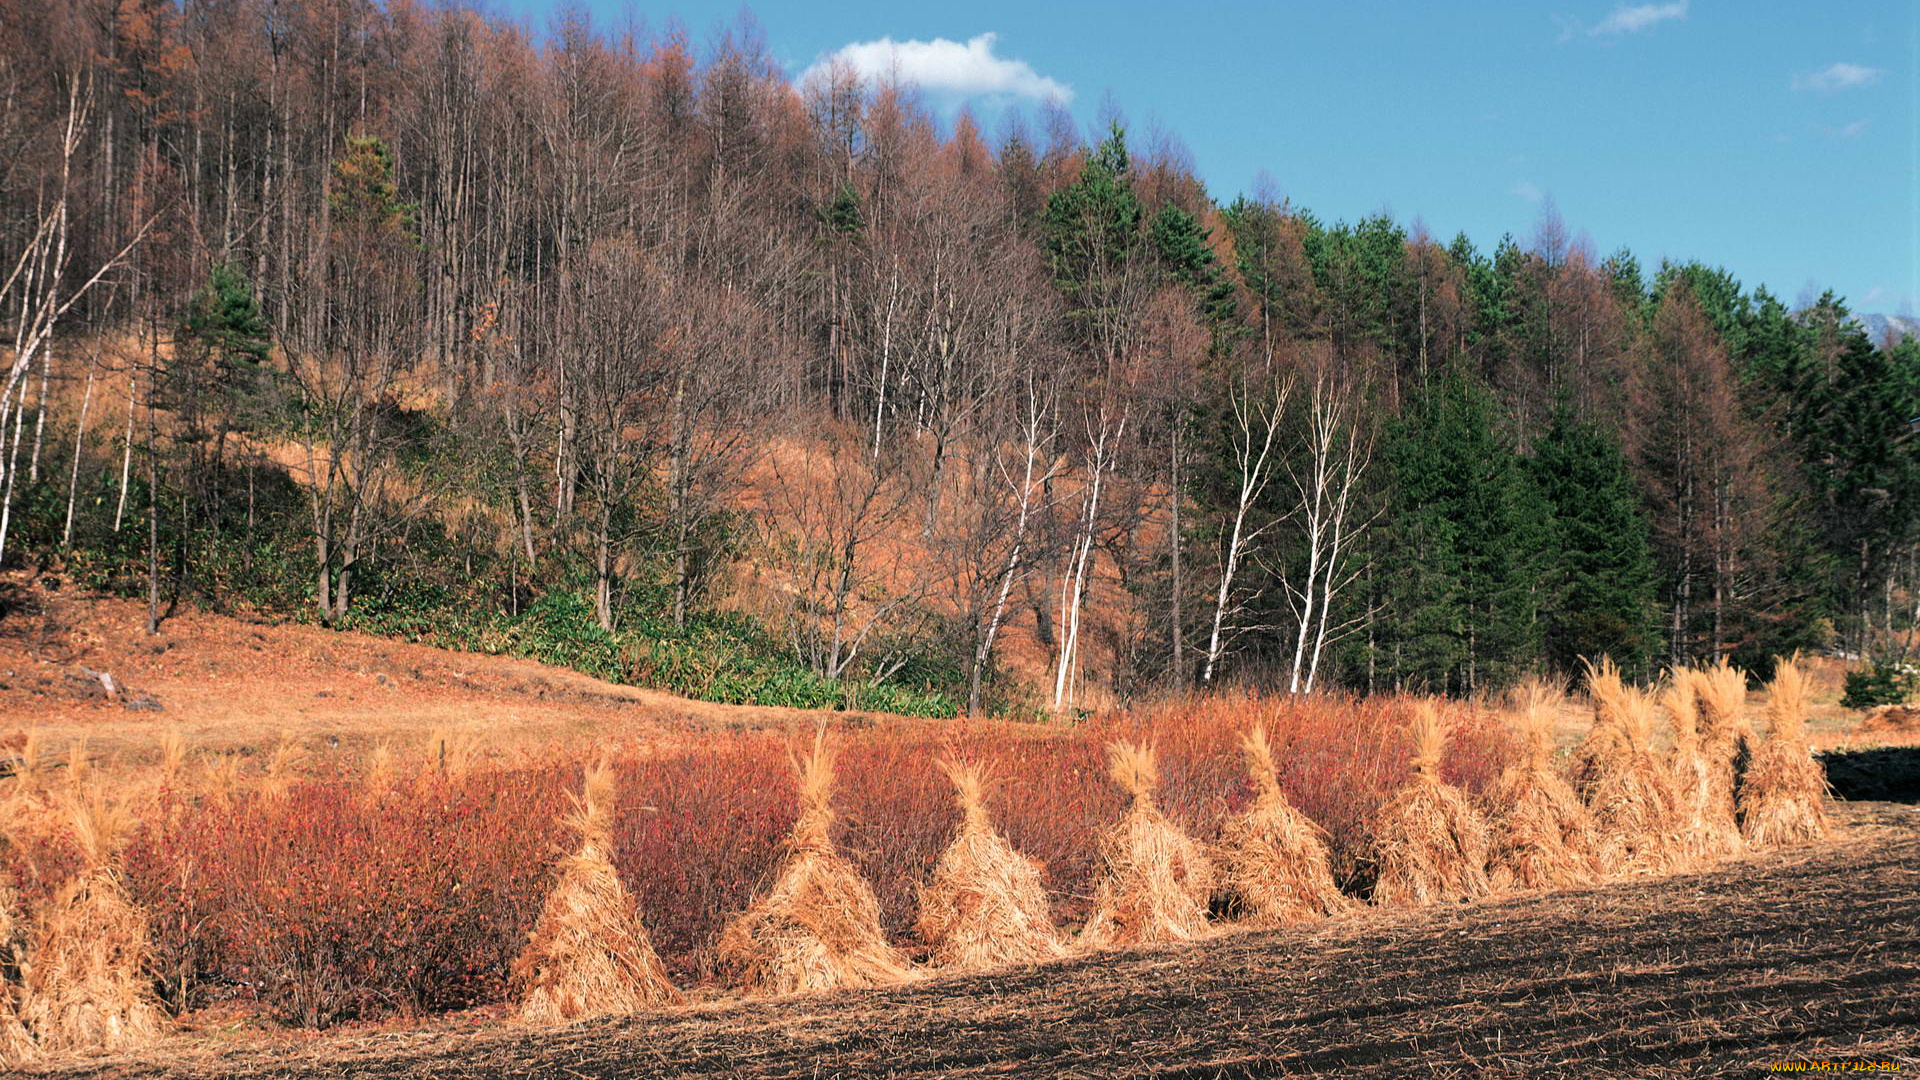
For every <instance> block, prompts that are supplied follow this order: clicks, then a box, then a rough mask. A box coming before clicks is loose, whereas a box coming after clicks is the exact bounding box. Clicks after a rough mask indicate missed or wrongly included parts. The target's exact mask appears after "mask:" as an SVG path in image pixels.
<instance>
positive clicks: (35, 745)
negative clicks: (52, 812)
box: [11, 727, 46, 794]
mask: <svg viewBox="0 0 1920 1080" xmlns="http://www.w3.org/2000/svg"><path fill="white" fill-rule="evenodd" d="M11 764H12V766H13V780H14V790H15V791H18V792H21V793H23V794H24V793H26V792H31V791H38V790H39V789H40V787H41V784H42V782H43V781H44V780H45V779H46V739H45V737H44V736H42V735H41V733H40V729H39V728H37V727H36V728H32V729H30V730H28V732H27V737H26V738H25V739H24V740H22V742H21V743H20V752H19V753H18V754H15V755H14V756H13V759H12V761H11Z"/></svg>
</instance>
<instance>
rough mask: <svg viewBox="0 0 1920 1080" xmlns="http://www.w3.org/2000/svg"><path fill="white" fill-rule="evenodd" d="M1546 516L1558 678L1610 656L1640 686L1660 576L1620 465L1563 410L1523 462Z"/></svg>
mask: <svg viewBox="0 0 1920 1080" xmlns="http://www.w3.org/2000/svg"><path fill="white" fill-rule="evenodd" d="M1529 465H1530V467H1531V471H1532V474H1533V479H1534V483H1535V484H1536V485H1537V486H1538V487H1539V489H1540V494H1541V497H1542V498H1543V499H1545V501H1546V504H1547V506H1548V508H1549V509H1550V510H1551V512H1552V525H1551V530H1550V533H1549V539H1550V544H1549V549H1550V552H1549V554H1550V560H1551V561H1550V562H1549V564H1548V566H1547V567H1546V571H1547V580H1546V584H1545V588H1544V589H1543V595H1544V596H1545V597H1546V603H1545V605H1544V608H1543V613H1542V618H1541V638H1542V645H1543V647H1544V649H1545V656H1546V660H1547V663H1548V664H1549V665H1551V666H1552V667H1553V669H1554V670H1556V671H1559V672H1561V673H1562V674H1572V673H1574V672H1575V671H1577V670H1578V667H1579V663H1580V660H1581V658H1583V657H1600V656H1610V657H1612V658H1613V659H1614V661H1615V662H1617V663H1618V664H1619V665H1620V666H1621V667H1622V668H1623V669H1625V670H1626V671H1627V672H1628V673H1629V674H1633V675H1637V676H1645V675H1648V674H1651V672H1650V671H1649V668H1650V666H1651V662H1652V660H1653V657H1654V655H1655V654H1656V653H1657V652H1658V650H1659V646H1660V632H1659V612H1658V596H1657V587H1658V576H1659V569H1658V567H1657V566H1656V565H1655V563H1654V560H1653V549H1652V546H1651V544H1650V543H1649V540H1648V535H1647V518H1646V512H1645V510H1644V509H1643V508H1642V506H1641V504H1640V493H1639V489H1638V488H1637V487H1635V485H1634V482H1633V474H1632V473H1631V472H1630V471H1629V470H1628V468H1627V459H1626V455H1625V454H1624V453H1622V452H1621V450H1620V445H1619V443H1618V442H1616V441H1615V440H1614V438H1613V437H1612V436H1611V435H1609V434H1608V433H1607V432H1606V431H1604V430H1602V429H1601V428H1599V427H1598V426H1596V425H1594V424H1591V423H1588V422H1585V421H1582V420H1580V419H1579V418H1578V417H1576V416H1575V415H1574V412H1573V409H1572V408H1571V407H1570V406H1569V405H1567V404H1566V403H1565V402H1562V403H1561V404H1560V405H1559V406H1558V407H1557V408H1556V409H1555V410H1554V413H1553V416H1552V420H1551V421H1550V423H1549V424H1548V426H1547V429H1546V431H1545V433H1543V434H1542V435H1541V437H1540V438H1539V439H1538V440H1536V441H1535V442H1534V446H1533V458H1532V459H1531V461H1530V462H1529Z"/></svg>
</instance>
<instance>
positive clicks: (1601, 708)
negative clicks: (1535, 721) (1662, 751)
mask: <svg viewBox="0 0 1920 1080" xmlns="http://www.w3.org/2000/svg"><path fill="white" fill-rule="evenodd" d="M1587 690H1588V693H1589V694H1590V695H1591V696H1592V698H1593V703H1594V721H1593V730H1592V731H1591V732H1589V733H1588V736H1587V740H1586V741H1585V742H1583V743H1582V744H1581V746H1580V753H1579V757H1580V762H1581V767H1580V784H1579V788H1580V793H1581V795H1582V796H1583V797H1584V798H1585V799H1586V803H1587V809H1588V810H1590V811H1591V812H1592V814H1593V824H1594V835H1595V838H1596V840H1597V845H1596V846H1597V850H1598V853H1599V856H1600V862H1601V865H1602V866H1604V867H1605V868H1606V869H1607V871H1608V872H1610V873H1616V874H1648V873H1665V872H1668V871H1671V870H1675V869H1678V868H1680V867H1681V866H1682V865H1684V863H1685V859H1684V855H1683V852H1682V851H1681V849H1680V845H1679V842H1678V827H1679V816H1680V815H1679V808H1678V803H1679V800H1678V796H1677V795H1676V794H1675V792H1674V787H1673V779H1672V777H1671V776H1669V775H1668V773H1667V770H1666V768H1665V767H1664V766H1663V765H1662V764H1661V762H1660V760H1659V758H1658V757H1656V756H1655V753H1654V749H1653V718H1654V703H1653V697H1652V695H1650V694H1648V693H1647V692H1646V691H1645V690H1642V689H1640V688H1639V687H1636V686H1627V685H1625V684H1624V683H1622V682H1621V681H1620V672H1619V669H1617V668H1615V667H1614V666H1613V665H1612V664H1611V663H1610V662H1607V661H1605V660H1603V661H1601V662H1600V664H1599V665H1598V666H1594V667H1589V669H1588V672H1587Z"/></svg>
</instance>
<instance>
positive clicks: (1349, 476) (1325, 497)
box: [1285, 364, 1374, 693]
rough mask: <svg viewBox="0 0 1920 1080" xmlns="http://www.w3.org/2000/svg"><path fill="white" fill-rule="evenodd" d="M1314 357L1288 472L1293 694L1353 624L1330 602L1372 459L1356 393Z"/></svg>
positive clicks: (1349, 579)
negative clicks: (1293, 522)
mask: <svg viewBox="0 0 1920 1080" xmlns="http://www.w3.org/2000/svg"><path fill="white" fill-rule="evenodd" d="M1329 368H1330V365H1327V364H1319V365H1317V366H1316V371H1315V372H1314V375H1313V377H1312V385H1311V386H1310V387H1309V388H1308V395H1307V402H1306V428H1305V431H1304V432H1302V439H1303V443H1304V445H1303V446H1302V447H1301V450H1302V453H1301V454H1300V456H1299V458H1298V460H1295V459H1291V458H1290V459H1289V460H1288V463H1287V473H1288V477H1289V479H1291V480H1292V481H1293V488H1294V493H1295V494H1296V496H1297V497H1298V499H1299V509H1298V512H1299V514H1300V519H1301V526H1300V527H1301V532H1302V540H1303V542H1304V545H1305V549H1306V550H1305V559H1306V566H1305V567H1304V570H1303V572H1302V574H1301V576H1300V579H1299V580H1298V581H1297V582H1295V581H1285V588H1286V592H1287V601H1288V603H1289V604H1290V605H1291V606H1292V608H1293V614H1294V618H1295V619H1296V620H1297V621H1298V624H1299V625H1298V629H1297V632H1296V634H1295V637H1294V646H1293V670H1292V672H1291V674H1290V676H1289V679H1288V686H1287V688H1288V690H1289V691H1290V692H1292V693H1311V692H1312V691H1313V688H1314V685H1315V682H1316V680H1317V679H1318V678H1319V674H1320V658H1321V656H1322V654H1323V653H1324V652H1325V651H1326V647H1327V644H1328V643H1329V642H1330V641H1334V640H1337V639H1338V638H1339V637H1340V636H1342V635H1343V634H1344V633H1346V632H1348V631H1350V630H1352V629H1353V628H1354V627H1356V626H1358V625H1359V620H1358V619H1352V620H1347V621H1343V622H1336V621H1335V618H1336V616H1335V608H1334V601H1335V600H1336V599H1337V598H1338V597H1339V596H1340V594H1341V593H1342V591H1344V590H1345V589H1346V587H1347V586H1349V585H1351V584H1353V582H1354V581H1355V580H1356V579H1357V578H1358V577H1359V576H1360V574H1361V572H1362V570H1363V569H1364V567H1361V566H1358V565H1356V564H1354V562H1353V558H1352V556H1353V552H1354V548H1355V546H1356V545H1357V543H1358V541H1359V539H1360V537H1361V534H1362V533H1364V532H1365V530H1366V528H1367V526H1368V525H1369V524H1370V523H1371V520H1372V519H1371V518H1370V517H1367V516H1365V514H1364V511H1363V510H1362V508H1361V507H1360V505H1359V503H1360V494H1361V490H1362V488H1361V485H1362V483H1363V481H1364V480H1365V478H1366V472H1367V468H1368V466H1369V465H1371V464H1372V461H1373V437H1374V436H1373V428H1372V427H1371V426H1369V425H1367V424H1366V422H1365V420H1364V419H1363V417H1362V416H1361V415H1360V402H1361V401H1362V397H1361V395H1360V394H1359V393H1358V392H1357V390H1356V389H1355V388H1353V387H1350V386H1348V385H1346V384H1344V383H1342V382H1340V381H1339V380H1338V378H1337V376H1335V375H1334V374H1333V373H1332V372H1331V371H1330V370H1329Z"/></svg>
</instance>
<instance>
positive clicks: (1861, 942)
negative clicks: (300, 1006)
mask: <svg viewBox="0 0 1920 1080" xmlns="http://www.w3.org/2000/svg"><path fill="white" fill-rule="evenodd" d="M1846 816H1847V822H1848V825H1847V827H1846V828H1845V829H1844V831H1843V832H1844V835H1843V836H1842V837H1841V838H1840V839H1839V840H1837V841H1836V842H1834V843H1831V844H1826V845H1821V846H1818V847H1813V848H1805V849H1799V850H1795V851H1789V852H1783V853H1775V854H1770V855H1768V856H1765V857H1763V858H1758V859H1753V860H1748V861H1743V862H1737V863H1732V864H1728V865H1727V866H1724V867H1722V868H1720V869H1717V870H1715V871H1712V872H1709V873H1703V874H1696V875H1686V876H1680V877H1673V878H1665V879H1648V880H1643V881H1636V882H1632V883H1625V884H1619V885H1613V886H1609V887H1605V888H1600V889H1595V890H1590V891H1585V892H1574V893H1556V894H1535V895H1529V896H1522V897H1519V898H1515V899H1509V900H1505V901H1500V902H1491V903H1482V904H1477V905H1471V906H1465V907H1458V908H1430V909H1424V910H1419V911H1412V912H1407V913H1404V914H1385V913H1379V912H1375V913H1371V914H1368V915H1363V916H1358V917H1354V918H1347V919H1341V920H1336V921H1332V922H1328V923H1324V924H1321V925H1319V926H1317V927H1302V928H1295V929H1289V930H1282V931H1275V932H1266V933H1247V934H1235V935H1228V936H1222V937H1217V938H1214V939H1212V940H1209V941H1205V942H1201V943H1199V944H1195V945H1189V946H1183V947H1173V948H1166V949H1159V950H1152V951H1138V952H1128V953H1114V954H1108V955H1104V956H1099V957H1095V958H1091V959H1086V960H1080V961H1073V962H1067V963H1060V964H1054V965H1049V966H1044V967H1038V968H1031V969H1025V970H1020V971H1013V972H1008V973H1004V974H999V975H990V976H981V977H972V978H950V979H940V980H932V981H927V982H923V983H918V984H915V985H913V986H911V987H910V988H903V989H896V990H889V991H872V992H857V993H846V994H838V995H828V996H820V997H809V998H793V999H787V1000H782V1001H775V1002H763V1003H746V1004H739V1003H735V1004H711V1005H704V1006H697V1007H693V1008H686V1009H680V1010H664V1011H660V1012H656V1013H651V1014H645V1015H641V1016H637V1017H633V1018H629V1019H623V1020H619V1021H609V1022H598V1023H591V1024H586V1025H583V1026H580V1027H576V1028H571V1029H566V1030H560V1031H531V1030H528V1029H525V1028H513V1027H508V1026H505V1025H504V1024H500V1023H498V1022H496V1021H493V1020H492V1019H490V1018H486V1019H484V1020H483V1018H480V1017H475V1016H468V1017H460V1018H449V1019H446V1020H443V1021H439V1022H436V1023H434V1024H432V1025H429V1026H427V1027H424V1028H420V1029H416V1030H413V1031H399V1032H386V1033H381V1034H375V1035H366V1034H361V1035H336V1036H328V1037H321V1038H317V1039H309V1040H305V1041H300V1042H297V1043H296V1042H293V1041H290V1040H287V1041H281V1042H279V1043H277V1044H267V1045H260V1044H254V1045H250V1046H245V1047H235V1046H233V1045H231V1044H229V1045H226V1046H224V1047H223V1046H222V1045H220V1044H219V1043H218V1042H216V1041H215V1040H213V1039H210V1038H208V1037H207V1036H205V1035H201V1036H184V1037H178V1038H176V1039H174V1040H173V1041H172V1042H171V1043H170V1044H167V1045H163V1046H160V1047H157V1048H155V1049H153V1050H152V1051H150V1052H149V1053H148V1054H146V1055H145V1056H144V1057H141V1058H129V1059H123V1060H116V1061H109V1062H100V1063H95V1064H92V1065H88V1066H85V1067H78V1068H73V1069H71V1070H69V1071H67V1072H64V1073H61V1074H60V1075H70V1076H90V1077H102V1078H106V1077H113V1078H135V1077H141V1078H145V1077H153V1078H169V1077H170V1078H182V1080H186V1078H203V1077H213V1076H239V1077H322V1076H328V1077H331V1076H355V1077H388V1078H427V1077H459V1078H474V1080H478V1078H492V1077H519V1076H538V1077H555V1078H563V1077H564V1078H588V1077H591V1078H601V1077H606V1078H611V1077H630V1076H661V1077H703V1076H731V1077H763V1078H765V1077H788V1076H823V1077H824V1076H833V1077H882V1076H888V1077H895V1076H914V1075H924V1076H981V1077H984V1076H996V1077H999V1076H1033V1077H1113V1076H1155V1077H1190V1078H1194V1080H1199V1078H1213V1077H1254V1076H1277V1075H1293V1074H1338V1075H1342V1076H1379V1077H1390V1076H1391V1077H1397V1076H1468V1075H1473V1076H1512V1077H1538V1076H1546V1075H1555V1076H1571V1075H1619V1076H1635V1077H1672V1076H1707V1075H1712V1076H1723V1075H1746V1074H1759V1073H1763V1072H1765V1071H1766V1068H1767V1065H1768V1064H1769V1063H1771V1062H1775V1061H1781V1060H1793V1059H1814V1060H1824V1061H1836V1060H1850V1061H1851V1060H1862V1059H1869V1060H1877V1061H1904V1062H1906V1063H1907V1067H1908V1068H1909V1069H1910V1068H1912V1067H1913V1065H1914V1063H1915V1061H1916V1058H1915V1056H1914V1055H1915V1047H1916V1046H1920V1004H1917V1003H1916V997H1915V993H1914V991H1915V989H1916V987H1917V986H1920V959H1916V958H1920V813H1916V812H1915V811H1912V810H1909V809H1906V808H1893V807H1875V806H1871V805H1868V804H1854V805H1853V806H1851V807H1848V808H1847V815H1846ZM482 1023H484V1026H481V1024H482Z"/></svg>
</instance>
